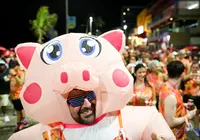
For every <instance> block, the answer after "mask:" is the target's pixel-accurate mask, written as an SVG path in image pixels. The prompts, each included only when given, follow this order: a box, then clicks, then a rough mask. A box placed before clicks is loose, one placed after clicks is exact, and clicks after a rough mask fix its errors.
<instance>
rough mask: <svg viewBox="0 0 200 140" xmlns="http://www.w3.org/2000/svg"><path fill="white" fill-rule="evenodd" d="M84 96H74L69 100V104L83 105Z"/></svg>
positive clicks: (74, 105)
mask: <svg viewBox="0 0 200 140" xmlns="http://www.w3.org/2000/svg"><path fill="white" fill-rule="evenodd" d="M83 101H84V98H82V97H81V98H80V97H79V98H74V99H70V100H67V104H68V105H70V106H73V107H77V106H81V105H82V104H83Z"/></svg>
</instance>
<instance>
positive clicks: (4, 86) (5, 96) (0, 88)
mask: <svg viewBox="0 0 200 140" xmlns="http://www.w3.org/2000/svg"><path fill="white" fill-rule="evenodd" d="M9 76H10V75H9V69H8V65H7V64H6V62H5V61H3V60H1V59H0V106H1V110H2V113H3V115H4V121H5V122H9V121H10V119H9V116H8V115H7V112H6V107H7V106H8V103H9V92H10V79H9Z"/></svg>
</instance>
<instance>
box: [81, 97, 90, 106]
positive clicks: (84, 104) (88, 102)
mask: <svg viewBox="0 0 200 140" xmlns="http://www.w3.org/2000/svg"><path fill="white" fill-rule="evenodd" d="M82 107H91V103H90V101H89V100H88V99H87V98H85V99H84V103H83V105H82Z"/></svg>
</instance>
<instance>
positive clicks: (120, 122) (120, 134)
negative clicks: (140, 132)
mask: <svg viewBox="0 0 200 140" xmlns="http://www.w3.org/2000/svg"><path fill="white" fill-rule="evenodd" d="M118 121H119V127H120V129H119V137H122V138H123V140H126V134H125V131H124V129H123V123H122V114H121V111H120V110H118Z"/></svg>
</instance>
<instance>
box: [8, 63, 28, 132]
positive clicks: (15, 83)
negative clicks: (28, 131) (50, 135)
mask: <svg viewBox="0 0 200 140" xmlns="http://www.w3.org/2000/svg"><path fill="white" fill-rule="evenodd" d="M9 68H10V70H9V73H10V98H11V100H12V102H13V105H14V109H15V110H16V112H17V126H16V129H15V132H17V131H19V130H21V129H23V128H24V127H25V126H28V122H27V121H26V119H25V112H24V109H23V106H22V104H21V100H20V97H19V95H20V91H21V89H22V85H23V83H24V78H25V71H24V70H23V69H22V68H21V67H20V66H19V64H18V61H17V60H11V61H10V63H9Z"/></svg>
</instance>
